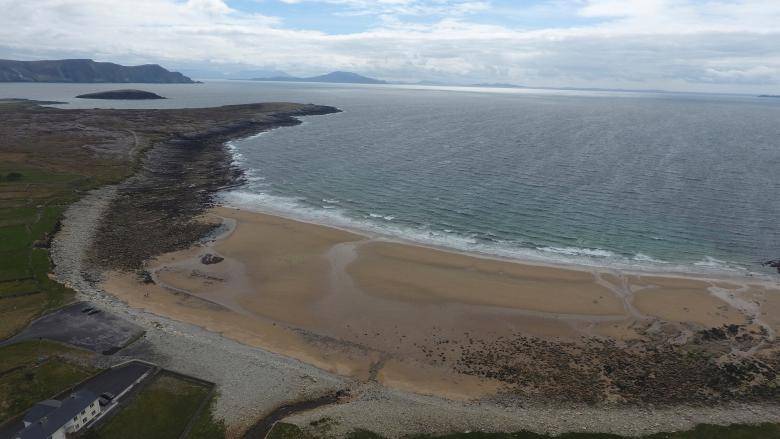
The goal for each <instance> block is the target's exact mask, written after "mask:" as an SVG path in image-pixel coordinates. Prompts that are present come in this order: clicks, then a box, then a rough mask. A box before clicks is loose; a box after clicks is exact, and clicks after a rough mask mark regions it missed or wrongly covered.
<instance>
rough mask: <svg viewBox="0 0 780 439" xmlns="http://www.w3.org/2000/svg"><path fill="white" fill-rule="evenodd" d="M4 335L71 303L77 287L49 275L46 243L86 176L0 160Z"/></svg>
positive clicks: (0, 334) (0, 282)
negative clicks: (74, 287)
mask: <svg viewBox="0 0 780 439" xmlns="http://www.w3.org/2000/svg"><path fill="white" fill-rule="evenodd" d="M12 173H13V174H14V175H18V177H17V178H15V179H12V180H10V181H9V180H8V179H7V178H2V179H0V212H1V213H0V314H2V315H3V316H4V318H3V319H2V320H0V339H3V338H7V337H9V336H11V335H13V334H14V333H16V332H18V331H19V330H20V329H21V328H23V327H24V326H25V325H26V324H27V323H29V321H30V320H32V319H33V318H35V317H37V316H39V315H41V314H42V313H44V312H45V311H47V310H50V309H54V308H57V307H59V306H62V305H63V304H65V303H67V302H68V301H69V300H70V299H71V298H72V296H73V293H72V291H70V290H68V289H67V288H65V287H63V286H62V285H60V284H58V283H57V282H54V281H52V280H51V279H49V277H48V273H49V271H50V269H51V264H50V262H49V254H48V250H47V248H46V244H47V241H48V238H49V236H50V234H51V233H52V232H53V231H54V229H55V225H56V224H57V221H58V219H59V217H60V216H61V215H62V212H63V211H64V210H65V207H66V206H67V205H68V204H70V203H72V202H73V201H75V200H76V199H77V197H78V195H77V194H78V192H77V191H80V190H85V189H87V186H85V184H87V180H85V178H84V177H83V176H79V175H72V174H64V173H56V172H47V171H44V170H41V169H37V168H35V167H32V166H29V165H21V164H20V165H13V164H12V163H5V164H2V165H0V176H7V175H9V174H12Z"/></svg>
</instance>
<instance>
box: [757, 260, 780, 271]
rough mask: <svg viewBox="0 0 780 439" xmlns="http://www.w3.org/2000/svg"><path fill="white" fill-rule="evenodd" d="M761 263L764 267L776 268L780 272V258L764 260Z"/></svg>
mask: <svg viewBox="0 0 780 439" xmlns="http://www.w3.org/2000/svg"><path fill="white" fill-rule="evenodd" d="M761 265H763V266H764V267H772V268H776V269H777V272H778V273H780V259H773V260H771V261H766V262H762V263H761Z"/></svg>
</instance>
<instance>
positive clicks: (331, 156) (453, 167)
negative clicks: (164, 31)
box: [0, 81, 780, 274]
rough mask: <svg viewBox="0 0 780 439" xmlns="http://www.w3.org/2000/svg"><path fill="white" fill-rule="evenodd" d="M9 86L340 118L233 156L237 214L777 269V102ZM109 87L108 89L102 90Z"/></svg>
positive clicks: (686, 267)
mask: <svg viewBox="0 0 780 439" xmlns="http://www.w3.org/2000/svg"><path fill="white" fill-rule="evenodd" d="M110 88H112V87H111V86H110V85H98V86H95V85H85V84H79V85H62V84H45V85H30V84H6V85H0V97H2V96H4V97H27V98H36V99H48V100H59V101H64V102H69V103H68V104H67V105H63V106H62V107H63V108H67V107H74V108H84V107H135V108H159V107H169V108H173V107H197V106H212V105H221V104H235V103H246V102H263V101H292V102H302V103H310V102H311V103H316V104H322V105H333V106H336V107H338V108H340V109H341V110H343V112H342V113H338V114H332V115H326V116H312V117H305V118H303V121H304V123H303V124H302V125H299V126H296V127H290V128H283V129H277V130H273V131H271V132H267V133H263V134H261V135H258V136H253V137H250V138H247V139H241V140H236V141H233V142H231V143H230V147H231V148H232V150H233V151H234V154H235V158H236V164H237V165H238V166H241V167H242V168H243V169H244V170H245V172H246V176H247V183H246V184H245V185H244V186H243V187H240V188H237V189H235V190H231V191H230V192H227V193H225V194H223V199H224V200H225V201H226V202H227V203H229V204H232V205H236V206H241V207H245V208H252V209H257V210H260V211H269V212H274V213H280V214H283V215H287V216H291V217H293V218H300V219H303V220H307V221H313V222H317V223H323V224H331V225H336V226H340V227H348V228H355V229H360V230H364V231H368V232H372V233H376V234H380V235H384V236H390V237H395V238H401V239H406V240H411V241H415V242H420V243H423V244H429V245H438V246H443V247H449V248H453V249H457V250H463V251H471V252H479V253H483V254H487V255H494V256H500V257H509V258H518V259H531V260H538V261H550V262H570V263H576V264H590V265H603V266H616V267H631V268H636V269H649V270H652V271H658V270H661V271H667V270H668V271H695V272H699V271H701V272H717V273H721V272H725V273H732V274H747V273H749V272H759V273H765V274H769V273H771V270H769V269H764V268H762V267H761V266H760V264H759V262H760V261H765V260H768V259H773V258H777V257H780V227H778V224H779V223H780V196H778V194H780V101H779V100H776V99H767V98H758V97H753V96H731V95H702V94H679V93H626V92H578V91H552V90H526V89H480V88H472V89H468V88H458V87H406V86H364V85H361V86H358V85H332V84H331V85H329V84H295V83H263V82H248V81H230V82H213V83H205V84H197V85H138V86H136V88H143V89H145V90H149V91H153V92H156V93H159V94H162V95H164V96H166V97H168V98H169V99H168V100H166V101H150V102H126V101H83V100H77V99H73V96H75V95H76V94H79V93H83V92H86V91H95V90H103V89H110ZM113 88H116V86H114V87H113Z"/></svg>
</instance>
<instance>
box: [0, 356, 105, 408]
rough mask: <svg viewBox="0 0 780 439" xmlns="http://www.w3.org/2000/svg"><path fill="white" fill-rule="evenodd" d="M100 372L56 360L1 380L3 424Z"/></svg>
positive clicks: (18, 371) (0, 403)
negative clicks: (34, 405)
mask: <svg viewBox="0 0 780 439" xmlns="http://www.w3.org/2000/svg"><path fill="white" fill-rule="evenodd" d="M95 372H96V370H94V369H91V368H88V367H85V366H80V365H76V364H72V363H69V362H66V361H63V360H60V359H52V360H49V361H46V362H44V363H42V364H40V365H36V366H33V365H30V366H25V367H22V368H21V369H17V370H13V371H11V372H7V373H5V374H3V375H2V376H0V420H3V421H4V420H6V419H9V418H11V417H13V416H15V415H18V414H20V413H22V412H23V411H25V410H27V409H29V408H30V407H31V406H32V405H33V404H35V403H36V402H38V401H41V400H44V399H47V398H50V397H52V396H54V395H56V394H58V393H60V392H62V391H63V390H65V389H67V388H68V387H70V386H72V385H74V384H76V383H78V382H80V381H82V380H84V379H86V378H87V377H89V376H91V375H92V374H94V373H95Z"/></svg>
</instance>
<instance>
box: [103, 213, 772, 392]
mask: <svg viewBox="0 0 780 439" xmlns="http://www.w3.org/2000/svg"><path fill="white" fill-rule="evenodd" d="M209 216H210V219H209V221H212V222H213V221H214V220H215V218H227V219H228V220H229V221H227V222H228V223H233V224H234V227H228V228H227V230H224V229H223V233H221V235H220V236H217V237H210V239H209V240H208V241H207V242H201V243H199V244H196V245H195V246H193V247H191V248H189V249H187V250H184V251H179V252H174V253H170V254H166V255H162V256H160V257H158V258H156V259H154V260H153V261H150V262H149V263H147V264H146V267H145V269H146V270H147V271H149V273H151V276H152V279H153V281H154V284H144V283H142V282H140V281H139V280H138V279H137V277H136V276H134V275H132V274H128V273H124V274H123V273H121V272H111V273H109V274H108V275H107V276H106V277H105V279H106V280H105V281H104V282H103V284H102V285H101V286H102V288H103V289H105V290H106V291H107V292H109V293H110V294H113V295H115V296H117V297H118V298H120V299H121V300H123V301H125V302H127V303H128V304H129V305H130V306H132V307H138V308H142V309H145V310H147V311H150V312H154V313H158V314H162V315H167V316H169V317H171V318H174V319H177V320H183V321H186V322H188V323H191V324H196V325H198V326H202V327H204V328H206V329H208V330H210V331H214V332H218V333H221V334H223V335H224V336H226V337H228V338H234V339H236V340H238V341H240V342H242V343H245V344H249V345H251V346H255V347H259V348H263V349H268V350H270V351H272V352H276V353H279V354H282V355H286V356H289V357H292V358H296V359H298V360H300V361H303V362H305V363H309V364H312V365H315V366H317V367H318V368H320V369H324V370H326V371H328V372H330V373H334V374H337V375H340V376H343V377H347V378H352V379H357V380H359V381H362V382H374V381H375V382H378V383H380V384H382V385H385V386H389V387H392V388H395V389H398V390H403V391H412V392H416V393H422V394H427V395H433V396H437V397H443V398H447V399H456V400H473V399H475V398H476V399H484V398H495V397H497V396H498V395H505V394H507V393H509V394H512V393H516V394H520V395H523V397H525V398H537V397H539V398H540V400H542V401H545V400H546V401H547V402H550V401H554V400H555V399H556V397H555V395H556V394H558V393H560V395H559V396H558V397H563V395H564V394H565V393H566V392H574V393H576V391H577V389H571V388H564V387H561V384H563V383H565V382H566V381H567V379H568V378H567V379H562V378H561V377H557V378H553V377H547V378H545V379H542V380H541V381H542V382H541V383H535V384H534V385H533V386H531V387H534V386H549V388H546V390H545V392H546V394H547V396H545V397H540V395H536V396H534V395H535V394H536V393H535V392H536V391H537V390H538V389H536V388H534V389H530V388H529V387H528V383H523V380H522V379H521V378H519V377H518V376H516V375H513V374H510V375H507V370H514V369H513V368H516V367H517V365H514V364H506V365H504V366H503V367H502V366H501V365H500V363H501V362H502V361H508V362H510V363H511V362H512V361H514V360H512V358H513V356H514V355H516V354H517V353H519V352H521V351H523V350H524V349H531V348H533V349H534V350H535V351H538V352H537V353H538V354H539V355H544V352H545V351H546V350H547V348H542V347H540V346H536V347H534V345H535V343H537V342H543V343H551V345H553V346H555V347H556V348H561V346H563V347H564V348H563V349H564V350H572V351H582V350H583V349H584V350H585V351H588V352H590V351H592V352H590V353H588V354H587V356H588V357H589V358H587V361H588V362H592V363H593V364H592V366H593V368H595V369H598V368H601V367H604V364H603V363H604V362H605V361H606V362H609V358H606V357H604V353H603V352H602V351H603V350H604V349H605V346H604V345H603V342H604V340H607V341H608V343H617V344H619V345H621V346H623V345H625V346H624V347H621V348H619V349H618V350H617V351H615V352H612V353H611V354H610V355H616V356H620V355H628V358H631V356H632V355H640V356H641V355H644V354H637V352H634V350H635V349H636V346H642V345H648V346H655V347H660V348H661V349H665V350H668V352H667V353H666V354H668V355H669V358H666V357H664V358H662V359H659V360H657V361H659V362H660V364H659V365H658V366H659V367H660V368H662V369H664V370H668V369H670V368H674V367H675V361H679V359H677V358H676V357H675V355H679V352H677V350H678V348H680V347H681V346H682V347H683V349H682V350H681V351H685V349H687V348H686V346H689V345H691V344H696V345H701V344H702V343H704V344H705V345H706V344H707V343H709V342H710V341H712V340H710V341H707V340H705V339H706V338H707V337H708V336H707V335H706V334H708V332H707V331H713V330H714V331H715V332H716V333H718V334H720V332H721V331H723V330H724V329H723V328H736V329H733V330H734V331H735V332H734V334H731V335H727V336H726V337H725V338H723V339H720V340H718V341H717V343H715V345H717V346H715V345H713V346H709V347H707V346H705V349H706V350H711V351H712V352H713V353H714V354H713V355H715V354H718V355H722V354H723V352H722V351H723V350H724V348H725V346H728V345H736V344H741V346H739V347H737V348H735V349H736V351H737V352H741V354H740V355H742V356H746V357H751V358H752V356H753V355H758V354H762V355H769V356H770V357H769V358H770V361H775V360H773V358H775V357H774V356H775V355H776V354H777V343H776V340H775V334H776V332H777V330H778V323H780V322H778V321H776V319H774V317H772V316H773V315H776V314H775V311H774V310H775V309H776V308H777V307H778V305H780V287H778V286H777V285H766V284H764V283H761V282H755V283H753V282H750V281H747V282H746V281H745V280H744V279H743V280H742V282H740V283H734V281H733V280H722V279H708V280H704V279H702V278H690V277H661V276H656V275H652V276H649V275H645V274H641V275H637V274H630V273H620V272H616V271H614V270H610V271H598V270H593V269H591V270H582V269H580V270H572V269H569V268H562V267H548V266H537V265H528V264H520V263H517V262H508V261H502V260H494V259H486V258H479V257H474V256H473V255H464V254H461V253H453V252H447V251H442V250H439V249H433V248H428V247H423V246H415V245H408V244H405V243H398V242H389V241H386V240H384V239H375V238H371V237H366V236H365V235H358V234H354V233H351V232H347V231H344V230H341V229H334V228H329V227H326V226H320V225H314V224H310V223H304V222H299V221H294V220H290V219H286V218H281V217H277V216H271V215H266V214H260V213H255V212H246V211H243V210H237V209H231V208H225V207H217V208H215V209H212V210H211V211H210V212H209ZM206 254H210V255H213V256H218V257H220V258H224V259H223V260H222V261H221V262H219V263H217V264H204V263H203V262H202V260H203V257H204V256H205V255H206ZM185 298H186V299H185ZM200 301H202V303H201V302H200ZM758 302H761V305H760V306H756V303H758ZM206 304H208V305H206ZM770 311H771V312H770ZM737 338H739V339H741V340H742V341H741V342H739V343H737V342H736V339H737ZM391 339H392V340H393V341H392V342H391V341H390V340H391ZM508 340H512V343H516V342H517V340H523V343H522V346H520V345H516V346H515V345H512V346H509V345H504V344H506V343H507V341H508ZM582 340H585V341H584V342H583V341H582ZM502 343H504V344H502ZM711 344H712V343H711ZM510 345H511V343H510ZM442 346H452V347H451V348H448V349H442V348H441V347H442ZM496 346H501V347H496ZM529 346H530V347H531V348H529ZM610 349H611V348H610ZM640 350H641V351H644V347H643V348H642V349H640ZM618 351H619V353H617V352H618ZM629 352H630V354H629ZM480 355H486V356H488V357H495V356H500V357H501V358H503V359H502V360H500V361H498V360H497V361H496V363H497V364H498V365H496V364H488V363H486V362H482V361H480V360H479V359H478V358H477V357H479V356H480ZM567 355H569V354H568V353H567V354H564V355H563V356H564V357H566V356H567ZM532 357H533V355H532ZM536 360H538V359H536ZM635 360H637V361H639V358H637V359H635ZM550 361H552V360H550ZM631 361H634V359H632V360H631ZM762 361H764V360H762ZM526 366H527V365H526ZM651 368H652V367H651ZM563 369H566V368H563ZM574 369H576V368H570V370H565V371H563V372H562V373H563V374H564V375H566V376H570V377H569V378H571V377H574V376H578V374H579V373H580V371H577V370H574ZM689 372H690V373H692V374H694V375H695V371H689ZM713 372H714V370H713ZM580 378H582V377H580ZM689 378H690V379H691V380H692V381H696V380H697V379H698V378H695V377H693V376H691V377H689ZM670 379H671V377H670ZM599 380H601V378H599V379H598V380H596V381H599ZM594 383H595V381H594ZM594 383H591V384H594ZM594 385H595V384H594ZM599 386H600V387H602V391H603V392H605V394H603V395H602V394H599V395H595V394H589V393H587V392H585V391H584V389H580V390H581V391H582V392H583V393H582V394H580V395H579V396H573V397H572V398H573V399H574V400H577V399H579V400H580V402H588V401H590V400H593V401H592V402H596V401H602V402H603V401H609V400H615V401H623V402H633V403H678V402H684V400H685V399H686V397H685V396H684V395H678V396H679V398H678V399H679V400H675V399H674V398H672V399H668V400H664V398H666V396H664V395H657V394H655V395H644V394H642V391H641V390H640V389H635V390H636V391H637V392H632V391H628V392H625V391H623V390H615V389H614V388H611V384H608V385H605V384H604V383H601V384H599ZM683 387H684V386H683ZM518 389H521V390H520V391H518ZM721 390H723V389H721ZM556 392H557V393H556ZM549 395H553V397H552V398H548V396H549ZM667 396H668V395H667ZM696 398H698V397H695V398H694V399H696ZM716 399H718V398H716ZM726 399H729V397H727V398H726Z"/></svg>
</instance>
